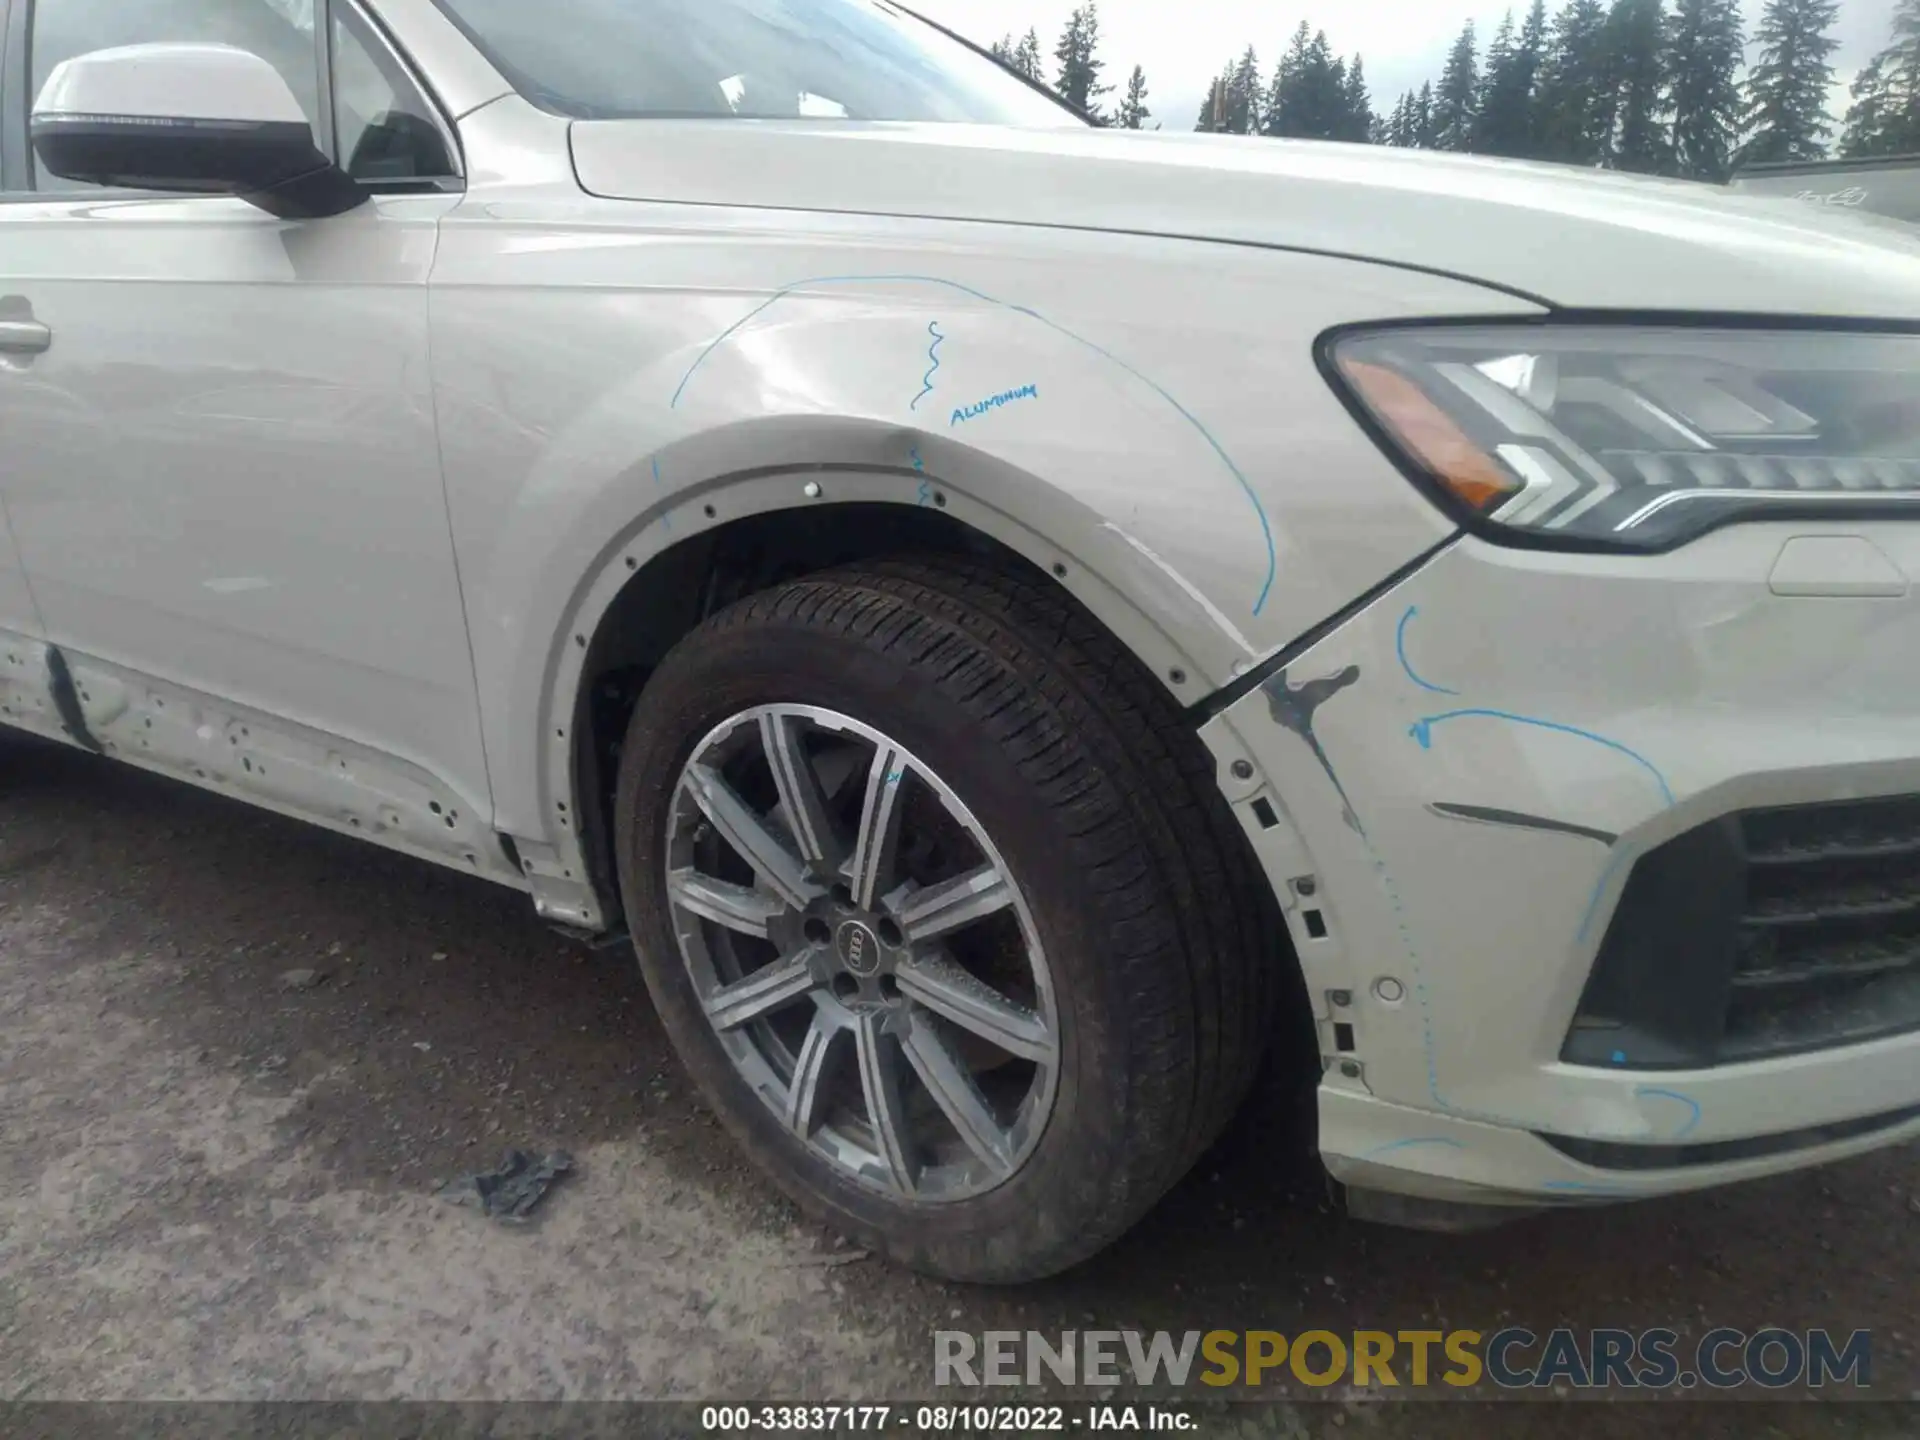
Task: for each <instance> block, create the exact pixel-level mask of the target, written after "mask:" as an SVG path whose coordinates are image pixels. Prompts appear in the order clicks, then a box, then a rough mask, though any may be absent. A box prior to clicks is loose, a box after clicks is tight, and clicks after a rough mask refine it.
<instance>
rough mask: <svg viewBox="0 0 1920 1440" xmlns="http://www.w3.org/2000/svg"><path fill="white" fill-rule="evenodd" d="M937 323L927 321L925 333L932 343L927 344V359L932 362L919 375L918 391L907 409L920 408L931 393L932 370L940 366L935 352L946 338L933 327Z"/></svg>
mask: <svg viewBox="0 0 1920 1440" xmlns="http://www.w3.org/2000/svg"><path fill="white" fill-rule="evenodd" d="M937 323H938V322H937V321H933V320H929V321H928V322H927V333H928V334H929V335H931V336H933V343H932V344H931V345H929V346H927V359H929V360H931V361H932V362H933V364H932V365H930V366H928V367H927V373H926V374H925V375H922V376H921V377H920V386H921V389H920V393H919V394H918V395H916V396H914V397H913V400H912V401H911V403H909V404H908V406H907V408H908V409H909V410H918V409H919V408H920V402H921V401H922V400H924V399H926V398H927V396H929V395H931V394H932V393H933V372H934V371H935V370H938V369H939V368H940V356H939V355H938V354H936V353H935V352H936V351H938V350H939V349H940V346H941V345H942V344H943V343H944V342H945V341H946V338H947V337H946V336H944V335H942V334H941V333H940V332H939V330H937V329H936V328H935V326H936V324H937Z"/></svg>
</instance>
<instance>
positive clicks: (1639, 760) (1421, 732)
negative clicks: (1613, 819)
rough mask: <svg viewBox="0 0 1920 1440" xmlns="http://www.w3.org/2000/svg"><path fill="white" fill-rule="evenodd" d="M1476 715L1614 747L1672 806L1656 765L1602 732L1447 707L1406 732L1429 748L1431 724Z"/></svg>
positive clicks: (1507, 712) (1502, 712)
mask: <svg viewBox="0 0 1920 1440" xmlns="http://www.w3.org/2000/svg"><path fill="white" fill-rule="evenodd" d="M1476 715H1479V716H1484V717H1486V718H1487V719H1490V720H1511V721H1512V722H1513V723H1514V724H1516V725H1532V726H1535V727H1537V728H1538V729H1541V730H1557V731H1558V732H1560V733H1561V734H1562V735H1575V736H1578V737H1579V738H1580V739H1582V740H1591V741H1592V742H1593V743H1594V744H1596V745H1604V746H1606V747H1607V749H1609V750H1617V751H1619V752H1620V754H1622V755H1624V756H1626V757H1627V758H1628V759H1629V760H1631V761H1633V762H1634V763H1635V764H1636V765H1639V766H1640V767H1641V768H1642V769H1644V770H1645V771H1646V772H1647V773H1648V774H1649V775H1651V776H1653V778H1654V781H1655V783H1657V784H1658V785H1659V786H1660V794H1661V795H1662V797H1664V798H1665V800H1666V802H1667V804H1669V805H1671V804H1673V803H1674V802H1673V787H1672V786H1670V785H1668V784H1667V777H1666V776H1664V775H1662V774H1661V773H1660V769H1659V767H1658V766H1657V765H1655V764H1654V763H1653V762H1652V761H1651V760H1649V759H1647V757H1646V756H1644V755H1642V754H1641V753H1640V752H1639V751H1638V750H1634V749H1631V748H1630V747H1628V746H1626V745H1622V744H1621V743H1620V742H1619V741H1618V740H1609V739H1608V738H1607V737H1606V736H1604V735H1596V734H1594V733H1593V732H1592V731H1591V730H1582V729H1580V728H1579V727H1578V726H1575V725H1562V724H1561V723H1560V722H1559V721H1557V720H1540V719H1536V718H1535V717H1534V716H1531V715H1515V714H1514V713H1513V712H1512V711H1510V710H1477V709H1476V710H1449V711H1448V712H1447V713H1446V714H1444V715H1429V716H1427V717H1426V718H1425V719H1424V720H1419V721H1416V722H1415V724H1414V726H1413V728H1412V729H1411V730H1409V731H1407V733H1408V734H1409V735H1411V736H1412V737H1413V738H1414V739H1415V740H1418V741H1419V742H1420V748H1421V749H1422V750H1431V749H1432V748H1433V733H1432V732H1433V727H1434V726H1436V725H1438V724H1440V723H1441V722H1443V721H1446V720H1464V719H1468V718H1470V717H1472V716H1476Z"/></svg>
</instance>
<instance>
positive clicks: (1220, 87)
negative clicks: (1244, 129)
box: [1193, 65, 1233, 135]
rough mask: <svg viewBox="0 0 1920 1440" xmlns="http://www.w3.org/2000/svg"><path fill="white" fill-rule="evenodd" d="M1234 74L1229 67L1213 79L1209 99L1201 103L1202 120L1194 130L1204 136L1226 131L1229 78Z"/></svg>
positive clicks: (1197, 122) (1199, 120) (1208, 91)
mask: <svg viewBox="0 0 1920 1440" xmlns="http://www.w3.org/2000/svg"><path fill="white" fill-rule="evenodd" d="M1232 74H1233V66H1231V65H1229V66H1227V68H1226V69H1224V70H1222V71H1221V72H1220V73H1219V74H1218V75H1216V76H1214V77H1213V84H1211V85H1209V86H1208V87H1207V98H1206V99H1205V100H1202V101H1201V102H1200V118H1199V119H1198V120H1196V121H1195V122H1194V126H1193V128H1194V129H1195V130H1197V131H1199V132H1200V133H1201V134H1204V135H1212V134H1221V133H1224V132H1225V130H1226V114H1227V77H1228V76H1230V75H1232Z"/></svg>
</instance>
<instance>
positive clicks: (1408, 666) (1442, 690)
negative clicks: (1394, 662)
mask: <svg viewBox="0 0 1920 1440" xmlns="http://www.w3.org/2000/svg"><path fill="white" fill-rule="evenodd" d="M1419 613H1420V607H1419V606H1417V605H1409V606H1408V607H1407V613H1406V614H1404V615H1402V616H1401V617H1400V628H1399V629H1397V630H1395V631H1394V632H1393V648H1394V649H1395V650H1397V651H1399V652H1400V668H1401V669H1402V670H1404V671H1406V672H1407V678H1408V679H1409V680H1411V681H1412V682H1413V683H1414V684H1416V685H1418V686H1419V687H1420V688H1421V689H1422V690H1431V691H1432V692H1433V693H1434V694H1436V695H1458V694H1459V693H1460V692H1459V691H1458V690H1449V689H1447V687H1446V686H1444V685H1435V684H1433V683H1432V682H1431V681H1427V680H1422V679H1421V678H1420V677H1419V676H1418V675H1417V674H1415V673H1414V669H1413V665H1412V662H1410V661H1409V660H1408V659H1407V622H1408V621H1409V620H1411V619H1413V617H1414V616H1416V615H1418V614H1419Z"/></svg>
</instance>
